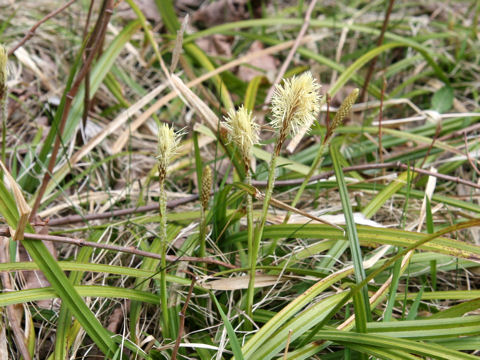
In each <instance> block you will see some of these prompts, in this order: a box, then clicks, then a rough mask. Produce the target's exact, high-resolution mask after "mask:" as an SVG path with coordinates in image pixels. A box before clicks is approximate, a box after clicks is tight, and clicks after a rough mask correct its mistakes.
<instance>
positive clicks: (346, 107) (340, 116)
mask: <svg viewBox="0 0 480 360" xmlns="http://www.w3.org/2000/svg"><path fill="white" fill-rule="evenodd" d="M358 93H359V90H358V89H353V91H352V92H351V93H350V94H349V95H348V96H347V97H346V98H345V100H343V102H342V105H340V107H339V108H338V111H337V113H336V114H335V117H334V118H333V121H332V122H331V124H330V126H329V128H328V131H327V134H326V135H325V141H326V140H328V139H329V138H330V137H331V136H332V134H333V132H334V131H335V129H336V128H337V127H339V126H340V125H342V123H343V120H344V119H345V118H346V117H347V116H348V114H349V113H350V110H352V106H353V104H355V101H357V97H358Z"/></svg>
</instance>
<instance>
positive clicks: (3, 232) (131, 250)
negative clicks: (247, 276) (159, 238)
mask: <svg viewBox="0 0 480 360" xmlns="http://www.w3.org/2000/svg"><path fill="white" fill-rule="evenodd" d="M0 236H7V237H8V236H11V234H10V230H9V229H8V228H3V229H0ZM23 237H24V238H25V239H31V240H45V241H52V242H58V243H64V244H72V245H75V246H90V247H93V248H97V249H105V250H111V251H118V252H123V253H126V254H133V255H138V256H144V257H149V258H152V259H161V258H162V255H161V254H156V253H151V252H148V251H143V250H139V249H137V248H135V247H133V246H130V247H123V246H118V245H112V244H102V243H96V242H92V241H86V240H83V239H78V238H72V237H67V236H57V235H47V234H32V233H25V234H23ZM165 259H166V261H169V262H177V261H190V262H203V263H207V264H214V265H219V266H224V267H226V268H229V269H236V267H235V266H234V265H232V264H228V263H226V262H223V261H220V260H216V259H211V258H208V257H194V256H173V255H166V258H165Z"/></svg>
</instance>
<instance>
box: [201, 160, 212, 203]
mask: <svg viewBox="0 0 480 360" xmlns="http://www.w3.org/2000/svg"><path fill="white" fill-rule="evenodd" d="M211 189H212V169H210V166H206V167H205V169H203V175H202V197H201V201H202V207H203V208H204V209H206V208H207V206H208V200H209V199H210V190H211Z"/></svg>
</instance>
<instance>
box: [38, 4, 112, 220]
mask: <svg viewBox="0 0 480 360" xmlns="http://www.w3.org/2000/svg"><path fill="white" fill-rule="evenodd" d="M112 13H113V0H105V1H104V3H103V6H102V11H101V12H100V15H99V17H98V19H97V24H96V25H95V28H94V30H93V32H92V37H91V41H89V44H91V45H92V46H93V50H92V51H91V53H90V54H89V56H88V57H87V59H86V60H85V63H84V64H83V67H82V68H81V70H80V72H79V73H78V75H77V77H76V79H75V82H74V83H73V85H72V87H71V89H70V91H68V93H67V95H66V97H65V106H64V109H63V113H62V118H61V120H60V125H59V128H58V131H57V137H56V138H55V144H54V146H53V149H52V152H51V156H50V160H49V162H48V168H47V171H46V172H45V175H44V176H43V180H42V184H41V186H40V189H39V191H38V194H37V197H36V198H35V203H34V204H33V207H32V213H31V215H30V220H31V219H33V218H34V217H35V215H36V212H37V210H38V207H39V206H40V202H41V200H42V197H43V194H44V193H45V190H46V188H47V185H48V182H49V181H50V178H51V174H52V173H53V168H54V166H55V163H56V161H57V155H58V150H59V148H60V142H61V137H62V134H63V130H64V128H65V123H66V122H67V117H68V114H69V112H70V108H71V106H72V102H73V99H74V98H75V95H76V94H77V92H78V90H79V88H80V84H81V83H82V81H83V79H84V78H85V76H86V75H87V73H88V71H89V69H90V67H91V65H92V62H93V59H94V57H95V55H96V54H97V53H98V52H99V51H100V47H101V44H102V43H103V38H104V37H105V34H106V30H107V25H108V23H109V21H110V17H111V16H112ZM97 29H98V31H97ZM87 46H88V44H87Z"/></svg>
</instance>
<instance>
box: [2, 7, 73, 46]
mask: <svg viewBox="0 0 480 360" xmlns="http://www.w3.org/2000/svg"><path fill="white" fill-rule="evenodd" d="M75 1H76V0H70V1H69V2H68V3H66V4H65V5H63V6H62V7H61V8H59V9H57V10H55V11H52V12H51V13H50V14H48V15H47V16H45V17H44V18H43V19H42V20H40V21H39V22H37V23H36V24H35V25H33V26H32V27H31V29H30V30H28V31H27V33H26V34H25V36H24V37H23V39H22V40H20V41H19V42H18V43H17V45H15V46H14V47H13V48H11V49H10V50H9V51H8V55H12V54H13V53H14V52H15V50H17V49H18V48H19V47H20V46H22V45H23V44H25V43H26V42H27V41H28V40H29V39H30V38H32V37H33V35H35V31H36V30H37V29H38V27H39V26H40V25H42V24H43V23H44V22H45V21H47V20H49V19H51V18H52V17H54V16H55V15H57V14H60V13H61V12H62V11H63V10H65V9H66V8H68V7H69V6H70V5H72V4H73V3H74V2H75Z"/></svg>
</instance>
